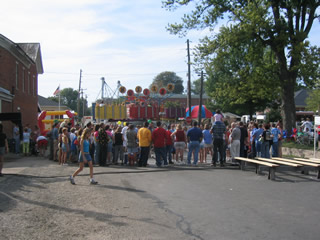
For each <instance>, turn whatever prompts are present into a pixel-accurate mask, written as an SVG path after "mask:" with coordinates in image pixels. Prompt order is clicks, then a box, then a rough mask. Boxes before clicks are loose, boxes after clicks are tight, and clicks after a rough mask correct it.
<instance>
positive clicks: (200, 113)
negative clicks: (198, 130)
mask: <svg viewBox="0 0 320 240" xmlns="http://www.w3.org/2000/svg"><path fill="white" fill-rule="evenodd" d="M202 93H203V71H201V81H200V102H199V113H198V122H199V126H200V123H201V117H202V116H201V115H202Z"/></svg>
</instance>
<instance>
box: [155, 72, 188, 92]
mask: <svg viewBox="0 0 320 240" xmlns="http://www.w3.org/2000/svg"><path fill="white" fill-rule="evenodd" d="M169 83H172V84H174V90H173V93H176V94H182V93H183V90H184V87H183V80H182V78H181V77H179V76H177V74H176V73H175V72H168V71H167V72H162V73H159V74H158V75H157V76H156V77H155V78H154V79H153V82H152V84H151V85H150V88H151V86H152V85H153V84H155V85H157V86H158V88H162V87H164V88H166V87H167V85H168V84H169Z"/></svg>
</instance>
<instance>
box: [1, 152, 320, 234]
mask: <svg viewBox="0 0 320 240" xmlns="http://www.w3.org/2000/svg"><path fill="white" fill-rule="evenodd" d="M75 169H76V165H69V166H58V165H57V164H56V163H54V162H52V161H48V160H46V159H43V158H32V157H29V158H23V159H11V160H9V162H7V163H6V165H5V169H4V171H3V172H4V173H5V176H4V177H2V178H0V239H218V240H224V239H230V240H231V239H245V240H248V239H290V240H301V239H305V240H306V239H319V233H318V232H319V219H320V204H319V203H320V182H319V180H317V179H316V174H315V172H311V173H310V175H309V176H306V175H301V174H299V173H293V172H285V173H278V174H277V180H276V181H270V180H268V179H267V176H266V175H256V174H255V172H254V171H253V170H247V171H240V170H239V169H237V168H232V167H226V168H219V167H217V168H216V169H212V168H211V167H210V166H209V165H203V166H199V167H188V166H174V167H169V168H161V169H158V168H155V167H153V164H151V166H150V167H148V168H129V167H121V166H113V167H96V168H95V169H94V171H95V179H96V180H98V181H99V184H98V185H96V186H93V185H90V184H89V176H88V172H89V170H88V169H87V168H86V169H85V170H84V172H83V173H81V174H80V176H79V177H77V178H75V180H76V183H77V184H76V185H71V184H70V182H69V181H68V179H67V178H68V176H69V175H70V174H71V173H72V172H73V171H74V170H75Z"/></svg>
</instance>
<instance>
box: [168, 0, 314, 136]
mask: <svg viewBox="0 0 320 240" xmlns="http://www.w3.org/2000/svg"><path fill="white" fill-rule="evenodd" d="M192 2H195V8H194V10H193V11H192V12H191V13H190V14H185V15H184V17H183V18H182V22H181V23H178V24H177V23H175V24H169V26H168V30H169V31H170V32H171V33H173V34H185V33H186V32H188V31H189V30H191V29H203V28H209V30H213V29H214V26H215V25H216V24H217V23H218V21H219V20H220V19H223V18H225V17H227V18H229V20H230V22H232V23H233V24H234V25H235V26H236V27H238V28H239V29H241V30H243V32H244V33H245V36H246V37H248V38H249V39H250V40H252V41H258V42H260V43H261V45H262V46H264V47H269V48H270V50H271V51H272V53H273V54H274V56H275V58H276V60H277V65H278V68H277V79H278V81H279V85H280V89H281V91H280V98H281V115H282V118H283V123H284V127H285V129H287V130H288V131H290V130H291V129H292V127H293V126H294V125H295V104H294V92H295V87H296V86H297V81H298V77H299V69H301V67H302V65H303V61H302V56H303V53H304V52H306V51H305V49H307V48H309V43H308V42H307V41H306V39H307V37H308V35H309V32H310V30H311V28H312V25H313V22H314V20H315V19H317V18H319V16H318V14H317V13H316V10H317V9H318V7H319V5H320V1H315V0H310V1H296V0H288V1H284V0H272V1H269V0H256V1H242V0H231V1H223V0H214V1H207V0H199V1H192V0H167V1H163V5H164V7H166V8H167V9H169V10H174V9H175V8H177V7H179V6H183V5H188V4H190V3H192ZM313 64H314V63H313ZM316 64H318V65H319V63H316ZM305 80H306V79H303V81H305Z"/></svg>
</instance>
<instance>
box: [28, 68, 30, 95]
mask: <svg viewBox="0 0 320 240" xmlns="http://www.w3.org/2000/svg"><path fill="white" fill-rule="evenodd" d="M28 94H30V72H28Z"/></svg>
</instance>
